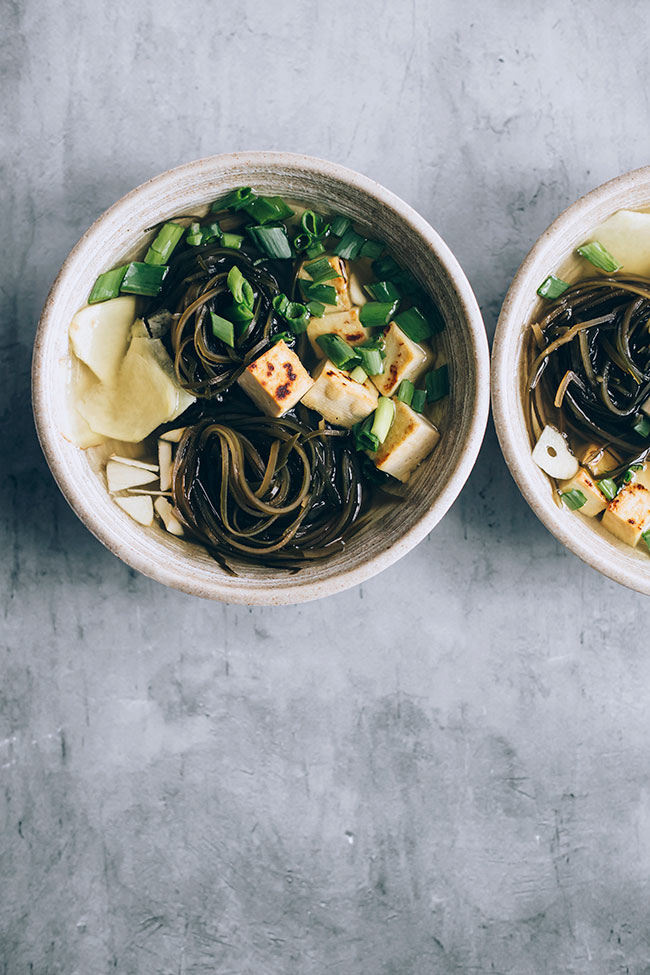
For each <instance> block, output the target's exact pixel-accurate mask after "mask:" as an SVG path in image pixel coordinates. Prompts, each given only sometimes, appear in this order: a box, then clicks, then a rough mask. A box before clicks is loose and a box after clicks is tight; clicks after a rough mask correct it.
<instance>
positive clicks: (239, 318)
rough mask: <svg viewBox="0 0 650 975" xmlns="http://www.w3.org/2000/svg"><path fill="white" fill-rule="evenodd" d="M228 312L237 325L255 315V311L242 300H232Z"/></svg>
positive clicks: (248, 320)
mask: <svg viewBox="0 0 650 975" xmlns="http://www.w3.org/2000/svg"><path fill="white" fill-rule="evenodd" d="M228 314H229V315H230V318H231V320H232V321H233V322H237V324H238V325H242V324H244V323H247V322H250V321H251V319H252V318H253V317H254V316H255V312H254V311H253V309H252V308H250V307H249V306H248V305H247V304H246V303H245V302H244V301H242V302H239V303H237V302H233V303H232V305H231V306H230V308H229V310H228Z"/></svg>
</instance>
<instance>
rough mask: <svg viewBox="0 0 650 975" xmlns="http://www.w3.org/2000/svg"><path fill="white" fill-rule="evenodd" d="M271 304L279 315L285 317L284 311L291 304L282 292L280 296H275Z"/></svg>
mask: <svg viewBox="0 0 650 975" xmlns="http://www.w3.org/2000/svg"><path fill="white" fill-rule="evenodd" d="M271 304H272V305H273V307H274V308H275V310H276V311H277V313H278V315H284V310H285V308H286V307H287V305H288V304H289V299H288V298H287V296H286V295H285V294H282V292H280V294H279V295H276V296H275V298H274V299H273V301H272V302H271Z"/></svg>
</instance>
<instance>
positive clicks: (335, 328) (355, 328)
mask: <svg viewBox="0 0 650 975" xmlns="http://www.w3.org/2000/svg"><path fill="white" fill-rule="evenodd" d="M330 333H334V335H340V336H341V338H342V339H343V340H344V341H345V342H347V343H348V345H360V344H361V343H362V342H367V341H368V339H369V338H370V332H369V331H368V329H367V328H364V326H363V325H362V324H361V319H360V318H359V309H358V308H350V310H349V311H337V312H333V313H332V314H331V315H323V317H322V318H310V319H309V325H308V326H307V338H308V339H309V344H310V345H311V347H312V349H313V350H314V352H315V353H316V355H317V356H318V358H319V359H322V358H324V356H325V353H324V352H323V350H322V349H321V347H320V345H319V344H318V342H317V341H316V340H317V339H318V337H319V336H320V335H329V334H330Z"/></svg>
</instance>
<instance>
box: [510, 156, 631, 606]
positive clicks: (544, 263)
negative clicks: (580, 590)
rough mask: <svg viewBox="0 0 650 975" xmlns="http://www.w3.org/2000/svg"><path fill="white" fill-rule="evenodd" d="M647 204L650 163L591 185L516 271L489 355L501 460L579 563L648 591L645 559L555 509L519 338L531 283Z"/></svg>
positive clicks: (530, 312) (593, 522)
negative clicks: (597, 232) (529, 416)
mask: <svg viewBox="0 0 650 975" xmlns="http://www.w3.org/2000/svg"><path fill="white" fill-rule="evenodd" d="M649 207H650V167H644V168H643V169H640V170H635V171H634V172H632V173H627V174H626V175H625V176H620V177H618V178H617V179H614V180H611V181H610V182H609V183H605V184H604V185H603V186H600V187H598V188H597V189H596V190H593V191H592V192H591V193H589V194H587V196H585V197H583V198H582V199H580V200H578V201H577V203H574V204H573V206H571V207H569V209H568V210H566V211H565V212H564V213H563V214H562V215H561V216H560V217H558V219H557V220H556V221H555V222H554V223H552V224H551V226H550V227H549V228H548V230H546V231H545V232H544V233H543V234H542V236H541V237H540V238H539V240H538V241H537V243H536V244H535V246H534V247H533V248H532V250H531V251H530V253H529V254H528V256H527V258H526V260H525V261H524V263H523V264H522V266H521V268H520V269H519V271H518V272H517V274H516V276H515V278H514V280H513V283H512V285H511V287H510V290H509V291H508V294H507V296H506V299H505V301H504V303H503V308H502V310H501V315H500V316H499V322H498V325H497V331H496V335H495V340H494V348H493V352H492V406H493V410H494V420H495V425H496V429H497V434H498V437H499V441H500V443H501V447H502V449H503V454H504V457H505V459H506V463H507V464H508V467H509V468H510V471H511V473H512V475H513V477H514V479H515V481H516V482H517V484H518V485H519V488H520V490H521V492H522V494H523V495H524V497H525V498H526V500H527V501H528V503H529V504H530V506H531V507H532V508H533V510H534V511H535V513H536V514H537V515H538V517H539V518H540V519H541V521H543V523H544V524H545V525H546V527H547V528H548V529H549V530H550V531H551V532H553V534H554V535H555V536H556V537H557V538H558V539H559V540H560V541H561V542H562V543H563V544H564V545H566V546H567V547H568V548H569V549H571V551H573V552H575V554H576V555H578V556H580V558H582V559H583V560H584V561H585V562H587V563H589V564H590V565H592V566H593V567H594V568H596V569H598V570H599V571H600V572H603V573H604V574H605V575H607V576H609V577H610V578H612V579H615V580H616V581H617V582H621V583H623V584H624V585H627V586H630V587H631V588H633V589H636V590H638V591H639V592H644V593H650V559H649V556H648V553H647V551H643V548H644V546H643V545H641V547H640V548H637V549H633V548H630V547H629V546H628V545H625V544H624V543H623V542H620V541H619V540H618V539H617V538H615V537H614V536H613V535H611V534H610V533H609V532H607V531H605V530H604V529H603V528H602V526H601V524H600V520H599V519H594V518H587V517H585V516H584V515H581V514H580V513H579V512H574V511H569V510H568V509H566V508H558V506H557V505H556V504H555V502H554V500H553V495H552V491H551V489H550V486H549V482H548V480H547V478H546V476H545V475H544V474H543V472H542V471H541V470H540V469H539V468H538V467H537V465H536V464H534V463H533V461H532V459H531V447H530V442H529V438H528V431H527V429H526V421H525V415H524V408H523V404H524V397H525V395H526V392H525V386H526V377H525V374H524V359H525V350H524V335H525V332H526V329H527V326H528V323H529V322H530V321H531V319H532V318H533V317H534V315H535V313H536V310H537V309H538V307H539V298H538V297H537V293H536V291H537V288H538V287H539V285H540V284H541V282H542V281H543V280H544V278H545V277H546V276H547V275H548V274H550V273H551V272H553V271H557V269H558V268H559V267H560V265H562V264H563V263H564V262H565V261H567V260H569V259H570V257H571V255H572V254H573V252H574V251H575V248H576V247H577V246H579V245H580V244H581V243H583V242H584V241H585V239H587V237H588V235H589V233H590V231H592V230H593V229H594V228H595V227H596V226H598V224H600V223H602V222H603V221H604V220H606V219H607V217H609V216H611V215H612V214H613V213H615V212H616V211H617V210H621V209H623V208H625V209H633V210H644V209H648V208H649Z"/></svg>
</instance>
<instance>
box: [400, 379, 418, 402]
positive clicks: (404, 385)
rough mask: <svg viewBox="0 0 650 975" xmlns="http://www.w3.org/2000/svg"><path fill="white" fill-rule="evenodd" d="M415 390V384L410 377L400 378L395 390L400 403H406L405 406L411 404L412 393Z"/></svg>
mask: <svg viewBox="0 0 650 975" xmlns="http://www.w3.org/2000/svg"><path fill="white" fill-rule="evenodd" d="M414 392H415V386H414V385H413V383H412V382H411V380H410V379H402V381H401V383H400V384H399V389H398V390H397V398H398V400H399V401H400V403H406V405H407V406H410V405H411V402H412V401H413V393H414Z"/></svg>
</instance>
